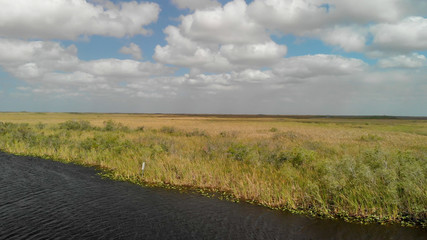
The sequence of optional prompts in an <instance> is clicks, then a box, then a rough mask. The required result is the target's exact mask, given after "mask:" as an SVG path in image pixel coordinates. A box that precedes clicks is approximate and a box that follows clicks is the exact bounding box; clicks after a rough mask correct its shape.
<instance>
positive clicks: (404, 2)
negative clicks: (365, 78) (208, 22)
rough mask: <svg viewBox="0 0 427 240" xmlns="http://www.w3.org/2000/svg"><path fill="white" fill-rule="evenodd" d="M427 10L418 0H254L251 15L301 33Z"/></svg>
mask: <svg viewBox="0 0 427 240" xmlns="http://www.w3.org/2000/svg"><path fill="white" fill-rule="evenodd" d="M415 6H417V7H415ZM426 11H427V4H426V3H420V1H418V0H375V1H372V0H359V1H357V4H355V2H354V0H254V1H253V2H252V3H251V4H250V5H249V7H248V14H249V16H250V17H251V18H252V19H254V20H256V21H257V22H258V23H261V24H262V25H263V26H265V27H266V28H269V29H272V30H278V31H280V32H282V33H284V34H288V33H291V34H297V35H304V34H307V33H310V32H311V31H314V30H319V29H322V28H329V27H330V26H335V25H346V24H349V23H351V24H360V25H365V24H369V23H378V22H380V23H381V22H388V23H390V22H397V21H399V20H400V19H402V18H404V17H406V16H410V15H411V14H423V13H425V12H426Z"/></svg>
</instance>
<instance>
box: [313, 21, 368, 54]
mask: <svg viewBox="0 0 427 240" xmlns="http://www.w3.org/2000/svg"><path fill="white" fill-rule="evenodd" d="M367 34H368V31H367V30H366V29H363V28H361V27H355V26H335V27H334V28H328V29H322V30H317V31H315V33H314V35H317V36H319V37H320V39H321V40H322V41H323V42H325V43H327V44H329V45H334V46H339V47H340V48H342V49H343V50H344V51H346V52H354V51H355V52H361V51H363V50H364V49H365V44H366V36H367Z"/></svg>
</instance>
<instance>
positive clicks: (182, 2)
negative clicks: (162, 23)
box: [172, 0, 221, 10]
mask: <svg viewBox="0 0 427 240" xmlns="http://www.w3.org/2000/svg"><path fill="white" fill-rule="evenodd" d="M172 3H173V4H175V6H177V7H178V8H181V9H185V8H189V9H191V10H196V9H204V8H212V7H218V6H221V4H220V3H219V2H218V1H216V0H197V1H194V0H172Z"/></svg>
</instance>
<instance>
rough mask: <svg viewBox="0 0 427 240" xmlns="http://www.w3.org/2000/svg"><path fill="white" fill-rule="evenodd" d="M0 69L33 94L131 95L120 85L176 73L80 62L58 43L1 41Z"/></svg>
mask: <svg viewBox="0 0 427 240" xmlns="http://www.w3.org/2000/svg"><path fill="white" fill-rule="evenodd" d="M0 66H1V67H2V68H3V69H4V70H5V71H7V72H9V73H10V74H11V75H13V76H15V77H17V78H19V79H21V80H24V81H26V82H27V83H28V84H30V86H34V87H31V88H28V89H27V90H26V91H32V92H34V93H52V94H53V93H64V96H65V95H66V94H68V93H74V92H85V91H87V92H91V93H95V92H103V93H104V94H108V93H111V92H123V91H130V92H132V90H131V89H129V88H126V87H123V85H126V84H130V83H132V82H138V81H148V79H149V78H154V77H157V76H165V75H170V74H172V73H173V72H174V71H175V69H174V68H171V67H166V66H164V65H162V64H160V63H151V62H141V61H136V60H129V59H128V60H120V59H114V58H111V59H98V60H91V61H83V60H81V59H79V58H78V57H77V49H76V47H75V46H74V45H70V46H68V47H63V46H62V45H61V44H59V43H57V42H50V41H23V40H16V39H1V38H0Z"/></svg>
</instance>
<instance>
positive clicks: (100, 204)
mask: <svg viewBox="0 0 427 240" xmlns="http://www.w3.org/2000/svg"><path fill="white" fill-rule="evenodd" d="M426 237H427V232H426V231H425V230H420V229H410V228H402V227H398V226H388V227H384V226H380V225H368V226H363V225H358V224H349V223H344V222H342V221H329V220H319V219H311V218H308V217H305V216H300V215H293V214H287V213H283V212H278V211H272V210H269V209H265V208H262V207H258V206H252V205H249V204H236V203H231V202H227V201H221V200H218V199H210V198H205V197H202V196H200V195H197V194H183V193H179V192H177V191H170V190H164V189H159V188H143V187H140V186H136V185H132V184H130V183H125V182H115V181H111V180H106V179H101V177H99V176H98V175H96V170H94V169H91V168H84V167H81V166H76V165H72V164H62V163H58V162H54V161H49V160H43V159H39V158H33V157H18V156H14V155H9V154H5V153H1V152H0V239H426Z"/></svg>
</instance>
